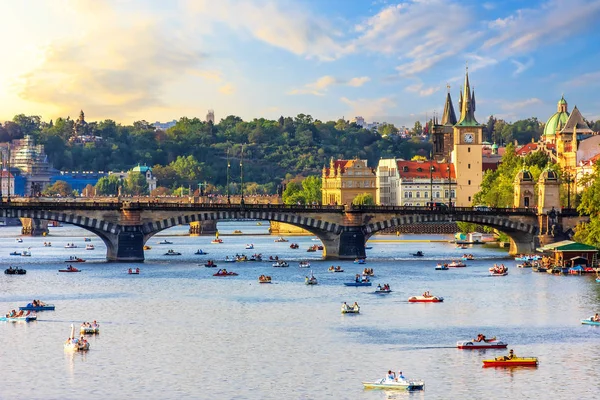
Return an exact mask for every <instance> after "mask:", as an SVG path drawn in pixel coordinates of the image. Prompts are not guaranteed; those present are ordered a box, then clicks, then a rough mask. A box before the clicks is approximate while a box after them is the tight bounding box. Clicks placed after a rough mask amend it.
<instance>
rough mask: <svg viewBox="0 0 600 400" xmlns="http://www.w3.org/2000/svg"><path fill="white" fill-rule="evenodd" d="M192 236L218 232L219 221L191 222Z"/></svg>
mask: <svg viewBox="0 0 600 400" xmlns="http://www.w3.org/2000/svg"><path fill="white" fill-rule="evenodd" d="M189 232H190V236H200V235H214V234H215V233H217V221H216V220H208V221H195V222H190V230H189Z"/></svg>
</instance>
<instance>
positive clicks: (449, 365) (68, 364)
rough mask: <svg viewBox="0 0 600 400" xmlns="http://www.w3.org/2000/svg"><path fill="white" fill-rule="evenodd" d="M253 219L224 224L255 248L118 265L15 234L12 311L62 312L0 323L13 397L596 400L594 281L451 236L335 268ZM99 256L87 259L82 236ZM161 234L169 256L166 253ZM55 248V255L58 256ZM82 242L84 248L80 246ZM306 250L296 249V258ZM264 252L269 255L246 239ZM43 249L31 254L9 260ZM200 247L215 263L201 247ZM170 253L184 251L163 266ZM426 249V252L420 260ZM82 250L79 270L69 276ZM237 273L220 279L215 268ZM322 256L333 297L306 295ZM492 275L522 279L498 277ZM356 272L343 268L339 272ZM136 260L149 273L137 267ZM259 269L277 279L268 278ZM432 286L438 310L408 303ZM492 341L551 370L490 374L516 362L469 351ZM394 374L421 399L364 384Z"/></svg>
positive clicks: (61, 231)
mask: <svg viewBox="0 0 600 400" xmlns="http://www.w3.org/2000/svg"><path fill="white" fill-rule="evenodd" d="M264 225H265V226H257V224H256V222H243V223H239V222H238V223H220V224H219V229H220V232H221V233H222V234H225V233H227V232H233V230H235V229H240V230H242V232H244V233H254V234H255V235H254V236H246V235H243V236H240V235H236V236H226V235H222V236H221V238H222V239H223V240H224V243H223V244H210V240H211V239H212V238H211V237H189V236H186V235H185V233H186V232H187V227H176V228H172V229H170V230H167V231H164V232H162V233H161V234H160V235H159V236H155V237H153V238H152V239H151V240H150V241H149V243H148V244H149V245H150V246H152V249H151V250H148V251H146V262H145V263H143V264H138V265H128V264H117V263H106V262H105V261H104V258H105V254H106V252H105V250H106V249H105V247H104V245H103V243H102V241H101V240H100V239H99V238H98V237H95V236H90V233H89V232H87V231H85V230H82V229H79V228H76V227H73V226H69V225H66V226H64V227H56V228H54V227H51V228H50V230H51V231H50V235H49V236H48V237H45V238H40V237H38V238H31V237H24V238H23V243H17V242H16V241H15V238H16V237H17V236H18V235H19V232H20V228H18V227H5V228H2V229H0V254H2V256H3V257H2V264H3V268H4V269H5V268H7V267H8V266H9V265H13V266H21V267H23V268H25V269H27V274H26V275H21V276H14V275H4V274H2V275H1V276H0V312H2V313H6V312H8V311H10V310H11V309H17V307H18V306H20V305H25V304H26V303H28V302H31V300H32V299H34V298H35V299H41V300H43V301H45V302H47V303H54V304H55V305H56V311H46V312H40V313H38V321H35V322H30V323H8V322H0V338H1V339H2V340H1V342H2V344H1V345H0V373H1V376H2V379H3V384H2V385H1V386H0V399H3V400H4V399H81V398H86V399H141V398H146V399H374V400H375V399H409V398H410V399H421V398H427V399H507V398H514V399H522V398H532V399H535V398H545V399H559V398H560V399H571V398H572V399H575V398H577V399H593V398H597V397H598V396H597V390H598V388H597V384H598V381H600V371H599V370H598V368H597V366H598V362H599V360H600V352H599V351H598V345H599V344H600V336H599V335H600V327H595V326H587V325H581V324H580V319H582V318H585V317H588V316H590V315H592V314H594V313H595V312H597V311H600V304H599V303H600V290H599V288H600V285H599V284H597V283H596V282H595V280H594V277H593V276H582V277H569V276H565V277H558V276H551V275H548V274H545V273H533V272H532V271H531V270H530V269H520V268H516V262H514V261H513V260H511V259H508V258H507V257H506V255H507V253H506V252H504V251H502V250H500V249H488V248H483V247H481V246H476V247H472V248H469V249H468V250H460V249H456V248H455V247H454V245H453V244H451V243H444V242H432V243H426V242H393V241H394V240H396V239H415V238H416V239H451V237H448V236H435V235H430V236H427V235H419V236H417V235H406V236H402V237H400V238H396V236H376V237H374V238H373V239H374V240H382V239H389V240H390V241H392V242H387V241H386V242H383V241H381V242H380V241H376V242H373V243H372V244H370V245H372V246H373V248H372V249H371V250H367V255H368V259H367V265H364V266H363V265H356V264H353V263H352V262H350V261H339V262H327V261H322V260H320V253H321V252H320V251H318V252H316V253H309V252H306V249H307V248H308V247H309V246H311V245H313V244H315V243H318V242H316V241H313V240H312V238H311V237H309V236H303V237H299V236H298V237H289V240H290V242H289V243H274V241H273V240H274V239H275V238H274V237H273V236H267V235H258V234H259V233H265V232H266V229H267V226H266V225H268V223H266V222H265V223H264ZM86 236H88V237H91V240H92V241H91V243H92V244H94V245H95V247H96V249H95V250H93V251H86V250H85V244H86V242H84V237H86ZM163 239H168V240H169V241H172V242H173V244H172V245H160V244H158V242H159V241H160V240H163ZM44 241H51V242H52V247H44V246H43V242H44ZM70 242H74V243H75V244H77V245H78V248H76V249H65V248H64V245H65V244H67V243H70ZM292 242H295V243H298V244H299V245H300V248H299V249H298V250H293V249H290V248H289V244H290V243H292ZM249 243H253V244H254V247H255V249H254V250H245V249H244V245H245V244H249ZM28 247H30V251H31V253H32V256H31V257H18V256H9V253H10V252H12V251H15V250H23V249H27V248H28ZM199 248H201V249H202V250H204V251H206V252H209V255H207V256H197V255H194V254H193V253H194V252H195V251H196V250H197V249H199ZM168 249H173V250H175V251H179V252H181V253H182V256H179V257H169V256H164V255H163V254H164V253H165V252H166V251H167V250H168ZM417 250H421V251H423V252H424V253H425V257H422V258H416V257H412V256H411V253H413V252H415V251H417ZM464 252H468V253H472V254H474V255H475V257H476V260H475V261H470V262H467V264H468V266H467V268H458V269H450V270H448V271H435V270H434V267H435V265H436V264H437V262H438V261H443V260H446V261H450V260H452V259H457V258H459V257H460V256H461V255H462V254H463V253H464ZM236 253H239V254H241V253H244V254H247V255H250V254H252V253H262V254H263V256H265V257H267V258H268V256H270V255H272V256H275V255H278V256H279V257H280V258H282V259H285V260H287V261H289V262H290V267H289V268H273V267H272V266H271V263H270V262H266V261H265V262H246V263H227V264H225V263H223V262H220V261H221V260H223V259H224V258H225V256H233V255H235V254H236ZM71 255H73V256H79V257H82V258H85V259H87V262H85V263H80V264H76V266H77V267H80V268H81V269H82V272H81V273H59V272H58V271H57V270H58V269H59V268H64V267H65V265H67V264H66V263H64V260H65V259H68V258H69V256H71ZM209 258H210V259H215V260H216V262H217V264H219V267H225V268H227V269H228V270H230V271H235V272H238V273H239V276H236V277H226V278H223V277H213V276H212V274H213V273H214V272H215V269H212V268H204V267H203V266H200V265H199V264H201V265H202V264H204V262H205V261H206V260H207V259H209ZM299 260H310V262H311V264H312V267H311V269H312V271H313V272H314V275H315V276H316V277H317V278H318V279H319V285H317V286H306V285H305V284H304V277H305V275H307V274H308V273H310V270H307V269H300V268H298V261H299ZM493 263H504V264H505V265H507V266H508V267H509V275H508V276H506V277H491V276H489V273H488V268H489V267H490V266H491V265H492V264H493ZM332 264H333V265H340V266H341V267H342V268H343V269H344V270H345V272H344V273H329V272H327V268H328V267H329V266H330V265H332ZM130 266H133V267H134V268H135V267H136V266H139V267H140V269H141V273H140V275H129V274H127V269H128V268H129V267H130ZM364 267H369V268H373V269H374V272H375V277H374V278H373V282H374V285H377V284H378V283H389V284H390V285H391V288H392V290H393V292H392V293H391V294H389V295H385V296H382V295H376V294H373V291H374V287H370V288H369V287H365V288H354V287H345V286H344V285H343V282H347V281H351V280H352V279H353V277H354V275H355V274H356V273H359V272H361V271H362V269H363V268H364ZM261 274H266V275H270V276H272V279H273V284H270V285H269V284H262V285H261V284H259V283H258V282H257V277H258V276H259V275H261ZM425 290H429V291H430V292H431V294H433V295H438V296H443V297H444V299H445V300H444V302H443V303H438V304H412V303H408V302H407V298H408V297H409V296H412V295H419V294H421V293H422V292H423V291H425ZM344 301H346V302H349V303H353V302H355V301H357V302H358V303H359V304H360V306H361V312H360V314H359V315H342V314H341V313H340V305H341V303H342V302H344ZM92 320H97V321H98V322H99V323H100V326H101V333H100V334H99V335H96V336H90V337H89V338H88V339H89V341H90V344H91V348H90V350H89V352H87V353H75V354H72V353H67V352H65V351H64V350H63V342H64V341H65V339H67V337H68V335H69V330H70V325H71V324H74V325H75V328H76V329H78V327H79V325H80V324H81V323H82V322H83V321H92ZM478 333H483V334H485V335H487V336H497V337H498V338H501V339H503V340H505V341H507V342H508V343H509V348H512V349H514V351H515V353H516V354H517V355H519V356H536V357H539V360H540V364H539V367H537V368H513V369H494V368H482V360H483V359H485V358H492V357H495V356H499V355H503V354H506V352H507V351H506V350H488V351H466V350H458V349H456V348H455V345H456V341H458V340H466V339H470V338H473V337H475V336H476V335H477V334H478ZM388 369H393V370H395V371H398V370H399V369H401V370H402V371H403V372H404V375H405V376H407V377H412V378H421V379H423V380H424V381H425V383H426V386H425V391H424V392H419V393H405V392H389V391H378V390H364V389H363V387H362V384H361V381H364V380H374V379H377V378H379V377H383V376H384V374H385V372H387V370H388Z"/></svg>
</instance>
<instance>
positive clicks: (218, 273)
mask: <svg viewBox="0 0 600 400" xmlns="http://www.w3.org/2000/svg"><path fill="white" fill-rule="evenodd" d="M237 275H238V274H237V273H235V272H228V271H225V270H222V271H221V270H219V272H217V273H215V274H213V276H237Z"/></svg>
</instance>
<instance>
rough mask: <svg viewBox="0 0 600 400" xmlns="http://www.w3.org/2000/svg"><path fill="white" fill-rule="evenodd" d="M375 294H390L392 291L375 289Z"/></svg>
mask: <svg viewBox="0 0 600 400" xmlns="http://www.w3.org/2000/svg"><path fill="white" fill-rule="evenodd" d="M375 293H377V294H388V293H392V289H377V290H376V291H375Z"/></svg>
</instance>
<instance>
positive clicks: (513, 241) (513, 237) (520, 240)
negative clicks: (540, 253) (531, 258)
mask: <svg viewBox="0 0 600 400" xmlns="http://www.w3.org/2000/svg"><path fill="white" fill-rule="evenodd" d="M508 237H509V239H510V248H509V250H508V254H509V255H511V256H516V255H518V254H531V253H534V252H535V239H536V236H535V235H533V234H530V233H525V232H510V234H508Z"/></svg>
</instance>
